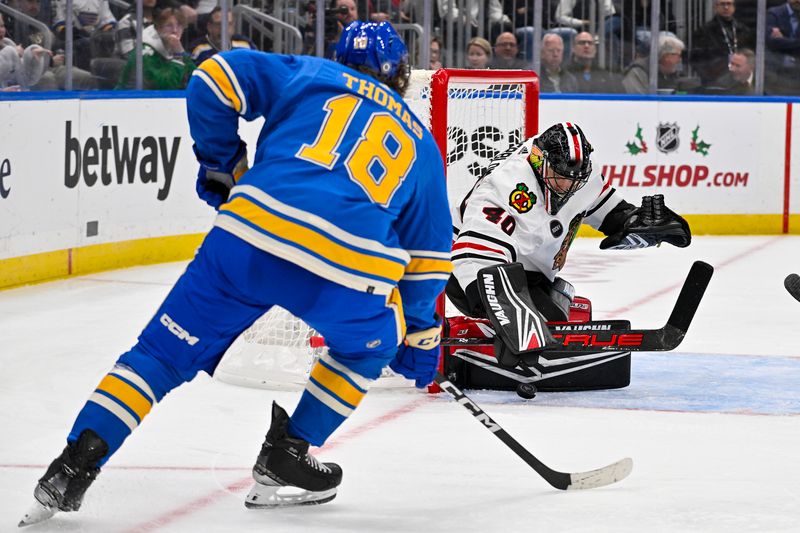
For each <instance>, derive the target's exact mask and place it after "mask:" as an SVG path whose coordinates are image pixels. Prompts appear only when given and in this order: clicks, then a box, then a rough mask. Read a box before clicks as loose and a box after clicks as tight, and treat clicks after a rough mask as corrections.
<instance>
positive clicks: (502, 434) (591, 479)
mask: <svg viewBox="0 0 800 533" xmlns="http://www.w3.org/2000/svg"><path fill="white" fill-rule="evenodd" d="M434 381H435V382H436V384H437V385H439V387H441V388H442V390H445V391H447V392H448V393H449V394H450V395H451V396H452V397H453V398H454V399H455V400H456V402H457V403H459V404H461V405H462V406H464V409H466V410H467V411H469V412H470V414H471V415H472V416H474V417H475V418H476V419H477V420H478V422H480V423H481V424H483V427H485V428H486V429H488V430H489V431H491V432H492V433H494V435H495V437H497V438H498V439H500V440H501V441H503V444H505V445H506V446H508V447H509V448H511V451H513V452H514V453H515V454H517V455H518V456H519V457H520V458H521V459H522V460H523V461H525V462H526V463H528V466H530V467H531V468H533V469H534V470H535V471H536V473H537V474H539V475H540V476H542V478H544V480H545V481H547V482H548V483H550V485H552V486H553V487H555V488H557V489H560V490H584V489H594V488H597V487H603V486H605V485H610V484H612V483H616V482H617V481H621V480H623V479H625V478H626V477H628V474H630V473H631V470H633V460H632V459H630V458H628V457H626V458H624V459H620V460H619V461H617V462H616V463H612V464H610V465H608V466H604V467H603V468H598V469H597V470H590V471H588V472H575V473H567V472H559V471H557V470H553V469H552V468H550V467H549V466H547V465H546V464H544V463H543V462H541V461H540V460H539V459H537V458H536V456H534V455H533V454H532V453H531V452H529V451H528V450H527V449H526V448H525V447H524V446H522V444H520V443H519V442H517V440H516V439H514V437H512V436H511V435H509V434H508V433H506V430H504V429H503V428H502V427H500V424H498V423H497V422H495V421H494V420H493V419H492V417H490V416H489V415H488V414H486V412H485V411H484V410H483V409H481V408H480V407H479V406H478V404H476V403H475V402H473V401H472V400H471V399H470V398H469V397H468V396H467V395H466V394H464V392H463V391H462V390H461V389H459V388H458V387H456V386H455V385H453V384H452V383H451V382H450V381H448V380H447V378H445V377H444V376H443V375H442V374H440V373H437V374H436V377H435V378H434Z"/></svg>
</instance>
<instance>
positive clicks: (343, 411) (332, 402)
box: [306, 379, 353, 418]
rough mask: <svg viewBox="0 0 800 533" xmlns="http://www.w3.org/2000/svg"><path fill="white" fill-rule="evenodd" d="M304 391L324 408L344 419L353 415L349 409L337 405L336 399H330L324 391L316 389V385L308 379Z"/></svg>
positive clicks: (339, 404)
mask: <svg viewBox="0 0 800 533" xmlns="http://www.w3.org/2000/svg"><path fill="white" fill-rule="evenodd" d="M306 391H307V392H308V393H309V394H311V395H312V396H313V397H314V398H316V399H317V400H319V401H320V402H322V403H323V404H325V406H327V407H328V408H329V409H331V410H332V411H335V412H337V413H339V414H340V415H342V416H343V417H345V418H347V417H348V416H350V415H351V414H353V410H352V409H351V408H349V407H347V406H346V405H343V404H341V403H339V401H337V400H336V398H334V397H332V396H331V395H330V394H328V393H327V392H326V391H324V390H322V389H320V388H319V387H317V385H316V384H315V383H314V382H313V381H311V380H310V379H309V380H308V382H307V383H306Z"/></svg>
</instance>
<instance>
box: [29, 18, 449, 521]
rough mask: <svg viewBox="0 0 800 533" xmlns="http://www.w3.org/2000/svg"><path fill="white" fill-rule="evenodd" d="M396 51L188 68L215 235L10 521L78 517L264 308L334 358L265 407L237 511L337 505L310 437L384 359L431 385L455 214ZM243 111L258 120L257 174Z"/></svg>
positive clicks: (379, 34)
mask: <svg viewBox="0 0 800 533" xmlns="http://www.w3.org/2000/svg"><path fill="white" fill-rule="evenodd" d="M407 57H408V54H407V50H406V47H405V44H403V42H402V40H401V39H400V37H399V36H398V35H397V33H396V32H395V31H394V29H393V28H392V27H391V25H389V24H388V23H381V24H374V23H361V22H353V23H352V24H351V25H349V26H348V27H347V28H346V29H345V30H344V31H343V34H342V38H341V41H340V42H339V44H338V46H337V61H338V63H337V62H332V61H328V60H324V59H319V58H315V57H305V56H283V55H277V54H265V53H261V52H255V51H250V50H236V51H231V52H225V53H221V54H218V55H215V56H214V57H212V58H210V59H209V60H207V61H205V62H204V63H202V64H201V65H200V67H199V68H198V69H197V70H196V71H195V74H194V76H193V77H192V80H191V82H190V83H189V86H188V89H187V94H186V103H187V109H188V117H189V125H190V129H191V134H192V138H193V139H194V141H195V145H194V150H195V154H196V156H197V159H198V161H199V162H200V172H199V175H198V179H197V190H198V193H199V195H200V197H201V198H203V199H204V200H205V201H206V202H208V203H209V204H210V205H212V206H213V207H214V208H216V209H217V210H218V212H219V213H218V216H217V218H216V221H215V223H214V227H213V229H212V230H211V231H210V232H209V234H208V236H207V237H206V239H205V241H204V242H203V244H202V246H201V247H200V249H199V250H198V252H197V255H196V257H195V258H194V260H193V261H192V262H191V263H190V264H189V265H188V267H187V269H186V272H185V273H184V274H183V275H182V276H181V278H180V279H179V280H178V281H177V282H176V284H175V286H174V287H173V289H172V290H171V291H170V293H169V295H168V296H167V298H166V299H165V301H164V302H163V303H162V305H161V307H160V308H159V309H158V310H157V311H156V313H155V315H154V317H153V319H152V320H151V321H150V323H149V324H148V325H147V326H146V327H145V329H144V330H143V332H142V333H141V335H140V336H139V339H138V342H137V343H136V345H135V346H134V347H133V348H132V349H131V350H130V351H128V352H127V353H125V354H123V355H122V356H121V357H120V358H119V359H118V360H117V362H116V364H115V366H114V367H113V368H112V369H111V371H110V372H109V373H108V375H106V376H105V377H104V378H103V379H102V380H101V382H100V384H99V385H98V386H97V388H96V389H95V390H94V391H93V393H92V394H91V396H90V397H89V400H88V401H87V402H86V404H85V406H84V407H83V409H82V410H81V411H80V413H79V414H78V417H77V419H76V421H75V423H74V426H73V427H72V430H71V431H70V433H69V436H68V438H67V443H68V444H67V447H66V448H65V449H64V451H63V453H62V454H61V455H60V456H59V457H58V458H56V459H55V460H54V461H53V463H52V464H51V465H50V467H49V468H48V469H47V471H46V473H45V474H44V476H43V477H42V478H41V479H40V480H39V483H38V485H37V487H36V489H35V492H34V496H35V498H36V500H37V502H36V504H35V506H34V508H33V509H32V510H31V511H30V512H29V513H28V514H27V515H26V516H25V517H24V518H23V521H22V522H21V523H20V525H27V524H30V523H34V522H37V521H40V520H44V519H46V518H49V517H50V516H52V515H53V514H54V513H55V512H57V511H74V510H77V509H78V508H79V507H80V505H81V501H82V499H83V496H84V493H85V491H86V489H87V488H88V487H89V486H90V484H91V483H92V481H93V480H94V479H95V477H96V476H97V474H98V473H99V471H100V468H101V467H102V466H103V465H104V464H105V463H106V461H107V460H108V459H109V457H111V455H112V454H113V453H114V452H116V451H117V449H119V447H120V446H121V445H122V443H123V441H124V440H125V438H127V437H128V435H130V433H131V432H132V431H133V430H134V429H135V428H136V427H137V426H138V425H139V424H140V423H141V422H142V419H143V418H144V417H145V416H146V415H147V414H148V412H149V411H150V410H151V408H152V407H153V406H154V405H155V404H156V403H157V402H159V401H160V400H161V399H162V398H163V397H164V396H165V395H166V394H167V393H168V392H169V391H171V390H172V389H174V388H175V387H177V386H179V385H181V384H182V383H184V382H187V381H189V380H191V379H192V378H193V377H194V376H195V375H196V374H197V373H198V372H200V371H203V372H207V373H209V374H211V373H213V372H214V369H215V368H216V366H217V364H218V363H219V361H220V358H221V357H222V355H223V354H224V353H225V350H226V349H227V348H228V346H229V345H230V344H231V343H232V342H233V340H234V339H235V338H236V337H237V336H238V335H239V334H240V333H241V332H242V331H243V330H245V329H246V328H247V327H248V326H250V325H251V324H252V323H253V321H255V320H256V319H257V318H258V317H259V316H261V315H262V314H263V313H264V312H266V311H267V310H268V309H269V308H270V307H271V306H273V305H280V306H282V307H284V308H286V309H288V310H289V311H290V312H291V313H293V314H295V315H297V316H299V317H301V318H302V319H303V320H304V321H306V322H307V323H308V324H309V325H311V326H312V327H313V328H314V329H316V330H317V331H319V332H320V333H321V334H322V335H323V336H324V337H325V339H326V343H327V345H328V347H329V351H328V354H327V355H325V356H323V357H322V358H321V359H320V360H319V361H318V362H317V363H316V364H315V366H314V367H313V369H312V371H311V374H310V377H309V380H308V383H307V385H306V388H305V391H304V392H303V394H302V397H301V399H300V401H299V404H298V405H297V407H296V409H295V411H294V413H293V414H292V416H291V417H290V416H288V414H287V413H286V412H285V411H284V410H283V409H282V408H281V407H280V406H278V405H277V404H273V406H272V422H271V426H270V428H269V431H268V433H267V435H266V439H265V441H264V443H263V445H262V447H261V452H260V453H259V455H258V458H257V460H256V463H255V466H254V467H253V477H254V478H255V481H256V483H255V485H254V487H253V489H252V490H251V492H250V494H249V495H248V497H247V499H246V502H245V503H246V505H248V507H273V506H283V505H296V504H303V503H323V502H326V501H329V500H331V499H333V498H334V497H335V495H336V490H337V486H338V485H339V483H340V482H341V478H342V470H341V468H340V467H339V466H338V465H336V464H334V463H319V462H318V461H317V460H316V459H315V458H314V457H313V456H311V455H309V453H308V447H309V444H311V445H314V446H321V445H322V444H323V443H324V442H325V441H326V439H327V438H328V437H329V436H330V435H331V434H332V433H333V432H334V431H335V430H336V428H338V427H339V426H340V425H341V424H342V423H343V422H344V421H345V420H346V419H347V417H348V416H349V415H350V414H351V413H352V412H353V411H354V410H355V409H356V408H357V406H358V404H359V402H360V401H361V400H362V398H363V397H364V395H365V394H366V392H367V390H368V389H369V386H370V383H371V382H372V381H373V380H374V379H376V378H377V377H378V376H379V375H380V373H381V369H382V368H383V367H384V366H386V365H387V364H389V365H390V366H391V367H392V368H393V369H394V370H395V371H396V372H399V373H401V374H403V375H404V376H406V377H408V378H411V379H414V380H415V381H416V385H417V386H418V387H424V386H425V385H427V384H428V383H430V382H431V381H432V380H433V376H434V374H435V371H436V366H437V363H438V347H437V346H438V343H439V336H440V319H439V317H437V315H436V312H435V303H436V297H437V296H438V295H439V294H440V293H441V292H442V290H443V289H444V285H445V283H446V281H447V279H448V276H449V274H450V271H451V264H450V237H451V220H450V215H449V213H448V209H447V207H446V206H447V195H446V191H445V180H444V173H443V163H442V159H441V156H440V154H439V151H438V150H437V147H436V145H435V143H434V141H433V138H432V137H431V135H430V134H429V132H428V131H427V130H426V129H425V128H423V127H422V125H421V123H420V122H419V120H418V119H417V118H416V117H415V116H414V115H413V114H412V113H411V112H410V111H409V109H408V107H406V105H405V103H404V102H403V100H402V93H403V91H404V89H405V86H406V83H407V81H408V73H409V71H408V63H407ZM240 117H242V118H244V119H245V120H253V119H256V118H258V117H263V118H264V126H263V129H262V130H261V134H260V135H259V138H258V143H257V145H256V147H255V157H254V164H253V167H252V169H250V170H247V157H246V148H245V144H244V142H242V140H241V139H240V138H239V135H238V133H237V131H238V123H239V118H240ZM285 487H289V488H291V489H292V490H291V495H288V496H287V495H285V494H284V493H285V492H286V491H285V490H282V489H284V488H285ZM297 489H301V490H297Z"/></svg>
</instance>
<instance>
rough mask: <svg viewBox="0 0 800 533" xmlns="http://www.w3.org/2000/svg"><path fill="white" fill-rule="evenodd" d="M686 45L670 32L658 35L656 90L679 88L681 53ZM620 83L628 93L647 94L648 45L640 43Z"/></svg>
mask: <svg viewBox="0 0 800 533" xmlns="http://www.w3.org/2000/svg"><path fill="white" fill-rule="evenodd" d="M685 48H686V47H685V46H684V44H683V41H681V40H680V39H678V38H677V37H675V36H674V35H671V34H666V33H662V34H661V35H659V37H658V90H659V92H665V93H666V92H675V91H676V90H678V88H679V80H680V69H681V66H682V64H681V55H682V54H683V51H684V49H685ZM622 85H624V86H625V91H626V92H627V93H628V94H647V93H648V92H650V91H649V88H650V58H649V47H648V46H647V45H646V44H645V43H640V45H639V47H638V50H637V58H636V60H634V62H633V63H631V64H630V65H628V67H627V68H626V69H625V76H624V77H623V78H622Z"/></svg>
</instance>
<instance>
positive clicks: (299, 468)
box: [244, 402, 342, 509]
mask: <svg viewBox="0 0 800 533" xmlns="http://www.w3.org/2000/svg"><path fill="white" fill-rule="evenodd" d="M288 424H289V415H288V414H286V411H284V410H283V408H282V407H281V406H279V405H278V404H277V403H275V402H273V403H272V425H271V426H270V428H269V431H268V432H267V437H266V439H265V440H264V444H263V445H262V446H261V453H259V454H258V458H257V459H256V464H255V466H253V479H255V480H256V484H255V485H254V486H253V488H252V489H251V490H250V493H249V494H248V495H247V498H245V502H244V504H245V506H246V507H248V508H251V509H262V508H270V507H289V506H294V505H315V504H321V503H326V502H329V501H331V500H332V499H334V498H335V497H336V487H337V486H339V483H341V482H342V469H341V468H340V467H339V465H337V464H335V463H320V462H319V461H317V460H316V459H315V458H314V456H312V455H309V453H308V442H306V441H304V440H302V439H297V438H294V437H290V436H289V434H288V433H287V432H286V427H287V425H288Z"/></svg>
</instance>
